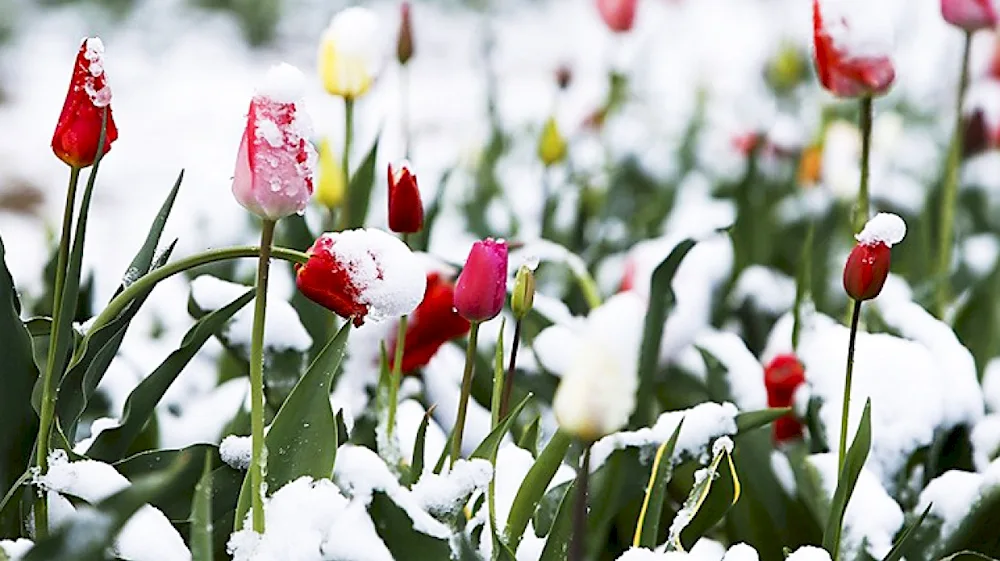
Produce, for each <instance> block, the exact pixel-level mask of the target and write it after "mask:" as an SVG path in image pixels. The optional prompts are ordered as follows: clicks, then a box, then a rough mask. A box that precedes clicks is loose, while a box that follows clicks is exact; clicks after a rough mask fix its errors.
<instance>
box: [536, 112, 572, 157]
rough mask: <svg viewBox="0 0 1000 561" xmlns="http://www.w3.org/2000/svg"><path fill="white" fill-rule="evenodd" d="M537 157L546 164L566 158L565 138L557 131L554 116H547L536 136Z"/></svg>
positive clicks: (557, 126) (557, 127)
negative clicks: (538, 135)
mask: <svg viewBox="0 0 1000 561" xmlns="http://www.w3.org/2000/svg"><path fill="white" fill-rule="evenodd" d="M538 158H539V159H540V160H542V163H544V164H545V165H546V166H551V165H554V164H557V163H559V162H561V161H563V160H564V159H565V158H566V139H565V138H563V136H562V134H560V133H559V125H558V124H557V123H556V119H555V117H549V118H548V119H547V120H546V121H545V125H544V126H543V127H542V135H541V136H540V137H539V138H538Z"/></svg>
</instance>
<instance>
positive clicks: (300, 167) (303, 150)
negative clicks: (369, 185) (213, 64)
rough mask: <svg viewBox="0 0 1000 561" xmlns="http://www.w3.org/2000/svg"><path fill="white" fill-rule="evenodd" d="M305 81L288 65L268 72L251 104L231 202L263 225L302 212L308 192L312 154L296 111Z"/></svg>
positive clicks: (310, 189)
mask: <svg viewBox="0 0 1000 561" xmlns="http://www.w3.org/2000/svg"><path fill="white" fill-rule="evenodd" d="M304 89H305V77H304V76H303V75H302V72H300V71H299V70H298V69H297V68H295V67H294V66H291V65H289V64H284V63H283V64H279V65H277V66H274V67H272V68H271V70H270V71H268V73H267V77H266V79H265V81H264V83H263V85H262V86H261V87H259V88H258V89H257V92H256V93H255V94H254V96H253V98H252V99H251V100H250V110H249V112H248V113H247V125H246V128H245V129H244V130H243V139H242V140H241V141H240V150H239V154H237V156H236V171H235V173H234V174H233V196H235V197H236V200H237V201H238V202H239V203H240V204H241V205H243V207H244V208H246V209H247V210H249V211H250V212H252V213H254V214H256V215H257V216H259V217H261V218H263V219H264V220H272V221H273V220H278V219H279V218H283V217H285V216H288V215H290V214H295V213H297V212H302V211H303V210H304V209H305V208H306V204H307V203H308V202H309V197H310V196H312V192H313V176H314V174H315V167H316V151H315V149H313V147H312V144H310V143H309V141H308V140H307V138H308V137H309V134H310V132H311V131H310V125H309V120H308V118H307V117H306V116H305V115H304V114H303V113H302V111H301V110H300V108H299V107H298V102H299V100H300V99H301V98H302V94H303V92H304Z"/></svg>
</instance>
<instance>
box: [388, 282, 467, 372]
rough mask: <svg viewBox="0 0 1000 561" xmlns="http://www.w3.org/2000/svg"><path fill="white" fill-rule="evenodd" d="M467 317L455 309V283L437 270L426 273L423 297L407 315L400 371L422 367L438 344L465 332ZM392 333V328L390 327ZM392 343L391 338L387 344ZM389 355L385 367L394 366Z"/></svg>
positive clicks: (390, 345) (431, 356)
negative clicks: (407, 323) (407, 322)
mask: <svg viewBox="0 0 1000 561" xmlns="http://www.w3.org/2000/svg"><path fill="white" fill-rule="evenodd" d="M469 327H470V324H469V320H467V319H465V318H463V317H462V316H460V315H458V312H457V311H456V310H455V285H454V283H452V282H451V281H449V280H448V279H447V278H445V277H444V276H442V275H441V274H439V273H437V272H434V273H430V274H428V275H427V289H426V290H425V291H424V299H423V300H421V302H420V305H419V306H417V309H415V310H413V313H412V314H410V317H409V325H408V326H407V329H406V340H405V341H404V342H403V366H402V371H403V372H404V373H410V372H413V371H414V370H417V369H418V368H423V367H424V366H426V365H427V363H428V362H430V361H431V359H432V358H434V355H435V354H436V353H437V351H438V349H440V348H441V346H442V345H444V344H445V343H447V342H448V341H451V340H452V339H456V338H458V337H461V336H463V335H465V334H466V333H468V332H469ZM393 333H395V330H393ZM395 347H396V341H395V340H392V341H390V342H389V344H388V345H387V348H389V349H393V348H395ZM394 358H395V357H392V356H390V357H389V359H390V364H389V367H390V369H391V368H394V367H395V365H394V364H392V363H391V362H392V360H394Z"/></svg>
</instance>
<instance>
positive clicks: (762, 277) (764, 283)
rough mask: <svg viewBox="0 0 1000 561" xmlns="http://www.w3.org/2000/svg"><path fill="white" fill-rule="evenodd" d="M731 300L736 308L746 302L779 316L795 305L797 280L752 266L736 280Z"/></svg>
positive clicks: (766, 268) (771, 270)
mask: <svg viewBox="0 0 1000 561" xmlns="http://www.w3.org/2000/svg"><path fill="white" fill-rule="evenodd" d="M730 299H731V301H732V302H733V304H734V305H736V306H740V305H741V304H743V303H744V302H746V303H749V304H750V305H752V306H754V307H755V308H756V309H758V310H760V311H763V312H767V313H769V314H771V315H775V316H778V315H781V314H783V313H785V312H787V311H788V310H790V309H791V308H792V306H793V305H794V304H795V279H793V278H792V277H789V276H788V275H786V274H784V273H782V272H780V271H776V270H774V269H771V268H769V267H764V266H762V265H751V266H749V267H747V268H746V269H743V272H742V273H740V276H739V278H738V279H736V286H735V287H733V292H732V294H730Z"/></svg>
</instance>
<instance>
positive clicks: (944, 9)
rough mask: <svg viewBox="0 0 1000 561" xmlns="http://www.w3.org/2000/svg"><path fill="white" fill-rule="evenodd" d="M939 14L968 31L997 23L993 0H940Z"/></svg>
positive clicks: (985, 27)
mask: <svg viewBox="0 0 1000 561" xmlns="http://www.w3.org/2000/svg"><path fill="white" fill-rule="evenodd" d="M941 15H942V16H943V17H944V20H945V21H946V22H948V23H950V24H952V25H954V26H956V27H959V28H961V29H964V30H965V31H969V32H972V31H977V30H980V29H988V28H992V27H996V25H997V9H996V5H995V4H994V0H941Z"/></svg>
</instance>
